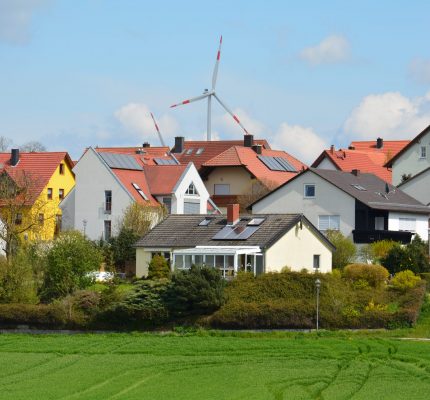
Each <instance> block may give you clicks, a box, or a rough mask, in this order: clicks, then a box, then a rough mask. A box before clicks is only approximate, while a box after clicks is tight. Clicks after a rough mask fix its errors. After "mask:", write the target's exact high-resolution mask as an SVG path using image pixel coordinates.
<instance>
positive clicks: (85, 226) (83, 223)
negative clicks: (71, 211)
mask: <svg viewBox="0 0 430 400" xmlns="http://www.w3.org/2000/svg"><path fill="white" fill-rule="evenodd" d="M87 222H88V221H87V220H86V219H84V220H82V225H83V226H84V237H85V233H86V230H87Z"/></svg>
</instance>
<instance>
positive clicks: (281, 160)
mask: <svg viewBox="0 0 430 400" xmlns="http://www.w3.org/2000/svg"><path fill="white" fill-rule="evenodd" d="M274 158H275V160H276V161H277V162H278V163H279V164H281V166H282V167H284V169H285V171H288V172H296V169H295V168H294V167H293V166H292V165H291V164H290V163H289V162H288V161H287V160H286V159H285V158H282V157H274Z"/></svg>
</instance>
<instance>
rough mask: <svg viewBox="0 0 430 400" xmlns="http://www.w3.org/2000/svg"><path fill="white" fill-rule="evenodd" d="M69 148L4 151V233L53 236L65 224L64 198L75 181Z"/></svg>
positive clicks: (0, 170) (0, 188) (0, 187)
mask: <svg viewBox="0 0 430 400" xmlns="http://www.w3.org/2000/svg"><path fill="white" fill-rule="evenodd" d="M72 168H73V162H72V160H71V159H70V157H69V155H68V153H67V152H29V153H25V152H24V153H23V152H20V151H19V149H12V151H11V152H10V153H0V177H1V179H0V192H1V193H0V196H1V199H0V213H1V220H2V224H1V226H2V234H1V237H5V236H6V235H7V233H8V232H9V234H12V231H14V232H17V233H18V234H19V236H20V237H21V239H24V240H30V241H31V240H35V239H38V240H50V239H53V238H54V236H55V235H56V234H57V233H58V232H59V230H60V228H61V220H62V212H61V209H60V208H59V203H60V201H61V200H62V199H63V198H64V197H65V196H67V195H68V193H69V192H70V191H71V190H72V188H73V186H74V184H75V177H74V174H73V172H72ZM3 250H4V251H6V249H5V243H4V244H3Z"/></svg>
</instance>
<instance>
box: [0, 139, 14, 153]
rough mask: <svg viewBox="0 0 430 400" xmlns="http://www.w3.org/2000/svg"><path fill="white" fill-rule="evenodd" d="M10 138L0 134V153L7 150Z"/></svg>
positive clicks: (10, 141)
mask: <svg viewBox="0 0 430 400" xmlns="http://www.w3.org/2000/svg"><path fill="white" fill-rule="evenodd" d="M11 144H12V140H10V139H9V138H7V137H5V136H0V153H4V152H5V151H8V150H9V147H10V145H11Z"/></svg>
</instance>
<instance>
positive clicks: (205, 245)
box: [136, 204, 334, 279]
mask: <svg viewBox="0 0 430 400" xmlns="http://www.w3.org/2000/svg"><path fill="white" fill-rule="evenodd" d="M333 250H334V247H333V245H332V244H331V243H330V242H329V241H328V240H327V239H326V238H325V236H324V235H322V234H321V233H320V232H319V231H318V230H317V229H316V228H315V227H314V226H313V225H312V224H311V223H310V222H309V220H308V219H307V218H306V217H304V216H303V215H302V214H281V215H273V214H264V215H258V216H249V215H247V216H241V215H239V205H238V204H231V205H229V206H228V209H227V217H225V216H222V215H170V216H169V217H167V218H166V219H165V220H164V221H163V222H161V223H160V224H159V225H157V226H155V227H154V228H153V229H152V230H151V231H150V232H148V233H147V234H146V235H145V236H144V237H143V238H141V239H140V240H139V241H138V242H137V244H136V272H137V276H146V275H147V274H148V264H149V262H150V261H151V259H152V257H153V256H154V255H155V254H162V255H163V256H164V257H165V258H166V259H168V260H170V261H171V267H172V270H182V269H188V268H190V267H191V265H193V264H196V265H206V266H211V267H215V268H218V269H219V270H220V272H221V274H222V276H223V277H225V278H226V279H229V278H231V277H233V276H234V275H236V274H237V272H238V271H250V272H253V273H254V274H256V275H258V274H261V273H264V272H275V271H281V270H282V268H284V267H286V266H288V267H290V268H291V269H292V270H295V271H300V270H302V269H303V268H305V269H307V270H308V271H313V270H314V269H318V270H319V271H321V272H329V271H331V263H332V251H333Z"/></svg>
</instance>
